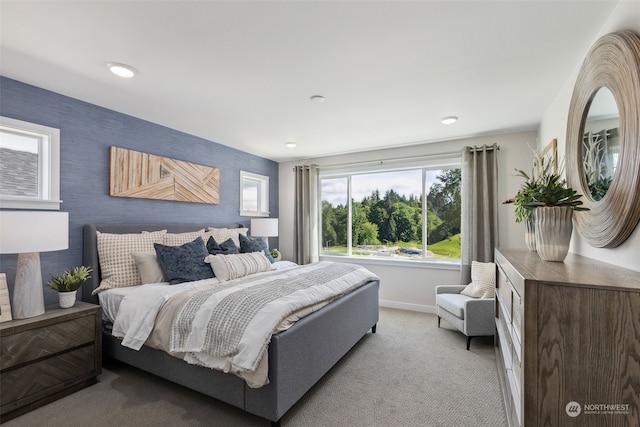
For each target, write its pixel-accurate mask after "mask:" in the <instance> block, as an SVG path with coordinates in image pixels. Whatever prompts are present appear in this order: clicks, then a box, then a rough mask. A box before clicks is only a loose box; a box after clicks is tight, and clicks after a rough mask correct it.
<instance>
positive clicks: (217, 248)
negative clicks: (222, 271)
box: [207, 236, 240, 255]
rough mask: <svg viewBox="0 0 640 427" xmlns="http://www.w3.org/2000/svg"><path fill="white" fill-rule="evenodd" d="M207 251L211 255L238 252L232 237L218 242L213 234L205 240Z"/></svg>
mask: <svg viewBox="0 0 640 427" xmlns="http://www.w3.org/2000/svg"><path fill="white" fill-rule="evenodd" d="M207 251H208V252H209V254H211V255H232V254H238V253H240V252H239V251H238V247H237V246H236V244H235V242H234V241H233V239H231V238H229V239H227V240H225V241H224V242H222V243H220V244H218V242H216V239H214V238H213V236H211V237H209V240H207Z"/></svg>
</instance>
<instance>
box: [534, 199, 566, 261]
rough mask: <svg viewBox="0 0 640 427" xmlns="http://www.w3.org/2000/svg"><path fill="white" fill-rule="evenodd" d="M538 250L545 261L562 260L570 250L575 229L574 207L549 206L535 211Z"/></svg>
mask: <svg viewBox="0 0 640 427" xmlns="http://www.w3.org/2000/svg"><path fill="white" fill-rule="evenodd" d="M533 217H534V228H535V235H536V250H537V251H538V255H540V258H542V259H543V260H545V261H559V262H562V261H564V259H565V258H566V257H567V253H568V252H569V243H570V241H571V233H572V231H573V222H572V220H573V209H572V208H571V207H568V206H549V207H540V208H536V209H534V211H533Z"/></svg>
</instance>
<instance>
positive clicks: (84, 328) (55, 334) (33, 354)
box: [0, 302, 102, 422]
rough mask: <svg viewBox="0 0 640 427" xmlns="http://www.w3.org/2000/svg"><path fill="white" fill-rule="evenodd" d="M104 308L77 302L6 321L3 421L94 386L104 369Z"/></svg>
mask: <svg viewBox="0 0 640 427" xmlns="http://www.w3.org/2000/svg"><path fill="white" fill-rule="evenodd" d="M101 324H102V309H101V308H100V306H98V305H94V304H88V303H84V302H76V304H75V305H74V306H73V307H71V308H66V309H61V308H58V307H47V309H46V311H45V313H44V314H43V315H41V316H37V317H32V318H29V319H20V320H12V321H9V322H3V323H0V352H1V357H0V403H1V406H0V421H2V422H4V421H7V420H9V419H11V418H14V417H16V416H18V415H21V414H23V413H25V412H28V411H30V410H32V409H34V408H37V407H39V406H42V405H45V404H47V403H49V402H52V401H54V400H56V399H59V398H60V397H63V396H66V395H68V394H70V393H73V392H74V391H77V390H80V389H81V388H83V387H86V386H88V385H91V384H94V383H95V382H96V378H97V376H98V375H99V374H100V373H101V372H102V332H101Z"/></svg>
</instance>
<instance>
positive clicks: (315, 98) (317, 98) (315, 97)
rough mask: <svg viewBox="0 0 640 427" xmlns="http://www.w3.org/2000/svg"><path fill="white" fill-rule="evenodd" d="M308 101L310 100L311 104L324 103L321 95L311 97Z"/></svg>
mask: <svg viewBox="0 0 640 427" xmlns="http://www.w3.org/2000/svg"><path fill="white" fill-rule="evenodd" d="M309 99H310V100H312V101H313V102H324V96H322V95H313V96H312V97H311V98H309Z"/></svg>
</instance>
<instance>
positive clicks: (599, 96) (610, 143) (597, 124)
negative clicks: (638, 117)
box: [582, 87, 620, 201]
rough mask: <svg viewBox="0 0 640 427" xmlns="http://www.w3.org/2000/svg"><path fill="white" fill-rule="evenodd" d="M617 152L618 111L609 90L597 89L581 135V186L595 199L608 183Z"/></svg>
mask: <svg viewBox="0 0 640 427" xmlns="http://www.w3.org/2000/svg"><path fill="white" fill-rule="evenodd" d="M619 155H620V115H619V114H618V107H617V105H616V100H615V98H614V97H613V93H611V91H610V90H609V89H607V88H606V87H603V88H600V89H598V91H597V92H596V93H595V96H594V97H593V100H592V101H591V105H590V106H589V112H588V113H587V118H586V120H585V123H584V133H583V136H582V172H583V174H584V184H585V189H586V190H588V193H589V194H588V195H590V196H591V198H592V199H593V200H595V201H598V200H602V198H603V197H604V196H605V195H606V194H607V190H609V187H610V186H611V182H612V181H613V177H614V175H615V172H616V165H617V164H618V156H619Z"/></svg>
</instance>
